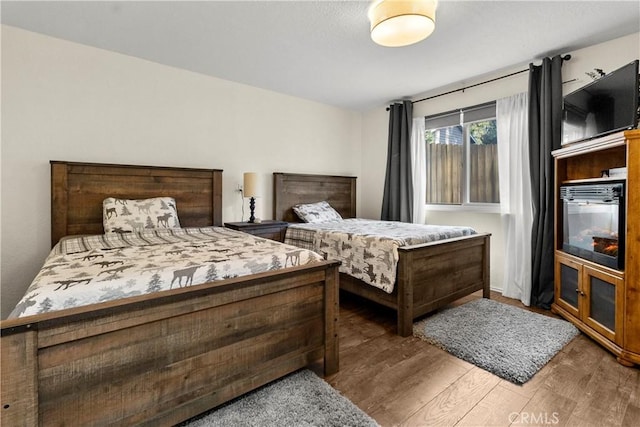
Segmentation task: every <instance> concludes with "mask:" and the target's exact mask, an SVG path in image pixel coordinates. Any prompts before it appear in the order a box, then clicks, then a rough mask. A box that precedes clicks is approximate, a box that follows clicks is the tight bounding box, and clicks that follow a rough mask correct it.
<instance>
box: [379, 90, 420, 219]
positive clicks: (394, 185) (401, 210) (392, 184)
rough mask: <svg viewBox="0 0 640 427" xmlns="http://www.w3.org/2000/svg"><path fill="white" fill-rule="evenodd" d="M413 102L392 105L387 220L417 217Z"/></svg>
mask: <svg viewBox="0 0 640 427" xmlns="http://www.w3.org/2000/svg"><path fill="white" fill-rule="evenodd" d="M412 120H413V103H411V101H404V102H402V103H395V104H393V105H391V106H390V107H389V147H388V149H387V174H386V176H385V180H384V195H383V198H382V214H381V216H380V218H381V219H382V220H385V221H403V222H412V221H413V182H412V178H411V176H412V175H411V123H412Z"/></svg>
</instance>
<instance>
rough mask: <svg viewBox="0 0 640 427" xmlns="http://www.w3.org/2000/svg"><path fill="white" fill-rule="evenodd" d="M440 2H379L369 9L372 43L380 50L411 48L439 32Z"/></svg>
mask: <svg viewBox="0 0 640 427" xmlns="http://www.w3.org/2000/svg"><path fill="white" fill-rule="evenodd" d="M437 6H438V2H437V0H377V1H375V2H374V3H373V4H372V5H371V7H370V8H369V21H370V22H371V39H372V40H373V41H374V42H376V43H377V44H379V45H381V46H387V47H399V46H408V45H411V44H414V43H417V42H419V41H420V40H424V39H426V38H427V37H429V35H430V34H431V33H432V32H433V30H434V29H435V28H436V8H437Z"/></svg>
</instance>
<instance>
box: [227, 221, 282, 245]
mask: <svg viewBox="0 0 640 427" xmlns="http://www.w3.org/2000/svg"><path fill="white" fill-rule="evenodd" d="M288 225H289V223H288V222H285V221H275V220H263V221H262V222H225V223H224V226H225V227H227V228H230V229H232V230H237V231H242V232H244V233H249V234H253V235H254V236H258V237H263V238H265V239H271V240H275V241H277V242H284V235H285V233H286V231H287V226H288Z"/></svg>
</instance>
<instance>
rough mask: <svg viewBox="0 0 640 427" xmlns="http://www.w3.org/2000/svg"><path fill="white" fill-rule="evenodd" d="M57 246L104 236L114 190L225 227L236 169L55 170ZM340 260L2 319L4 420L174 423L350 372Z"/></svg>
mask: <svg viewBox="0 0 640 427" xmlns="http://www.w3.org/2000/svg"><path fill="white" fill-rule="evenodd" d="M51 194H52V222H51V224H52V231H51V233H52V243H55V242H57V241H58V239H59V238H60V237H62V236H64V235H68V234H95V233H102V226H101V224H102V208H101V206H102V200H103V199H104V198H105V197H108V196H115V197H121V198H144V197H153V196H160V195H164V196H167V195H170V196H172V197H174V198H175V199H176V204H177V207H178V212H179V215H180V222H181V223H182V225H183V226H207V225H220V224H221V222H222V218H221V208H222V206H221V200H222V171H220V170H206V169H187V168H169V167H145V166H124V165H106V164H88V163H70V162H51ZM337 266H338V263H336V262H330V261H323V262H320V263H315V264H312V265H308V266H303V267H292V268H287V269H283V270H279V271H274V272H266V273H260V274H256V275H251V276H246V277H238V278H234V279H229V280H223V281H216V282H211V283H206V284H202V285H197V286H191V287H184V288H179V289H173V290H169V291H162V292H157V293H155V294H149V295H143V296H136V297H131V298H126V299H122V300H117V301H109V302H105V303H101V304H94V305H91V306H85V307H78V308H73V309H67V310H60V311H56V312H51V313H44V314H39V315H35V316H28V317H23V318H18V319H11V320H3V321H2V322H0V327H1V331H2V335H1V342H0V346H1V356H2V390H1V397H2V409H1V411H2V417H1V424H2V425H7V426H9V425H11V426H19V425H25V426H33V425H49V424H51V425H153V426H157V425H174V424H176V423H178V422H181V421H183V420H186V419H189V418H191V417H193V416H195V415H198V414H200V413H202V412H204V411H206V410H208V409H210V408H213V407H216V406H218V405H220V404H222V403H224V402H226V401H228V400H230V399H232V398H235V397H237V396H240V395H241V394H244V393H246V392H248V391H250V390H253V389H255V388H257V387H259V386H262V385H264V384H266V383H268V382H270V381H273V380H275V379H278V378H280V377H282V376H283V375H286V374H288V373H290V372H293V371H295V370H297V369H300V368H302V367H304V366H307V365H310V364H314V365H315V363H317V362H318V361H323V362H324V372H325V375H329V374H332V373H334V372H336V371H337V370H338V338H337V321H338V286H337V283H338V270H337Z"/></svg>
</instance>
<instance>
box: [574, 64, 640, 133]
mask: <svg viewBox="0 0 640 427" xmlns="http://www.w3.org/2000/svg"><path fill="white" fill-rule="evenodd" d="M639 90H640V89H639V87H638V60H635V61H633V62H631V63H629V64H627V65H625V66H624V67H622V68H619V69H617V70H615V71H612V72H610V73H609V74H606V75H605V76H603V77H600V78H599V79H598V80H595V81H593V82H591V83H589V84H588V85H586V86H583V87H581V88H580V89H578V90H576V91H574V92H571V93H570V94H568V95H566V96H565V97H564V102H563V107H562V145H564V144H569V143H571V142H576V141H582V140H586V139H591V138H595V137H597V136H603V135H606V134H609V133H612V132H616V131H619V130H623V129H634V128H636V127H637V126H638V97H639V96H640V92H639Z"/></svg>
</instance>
